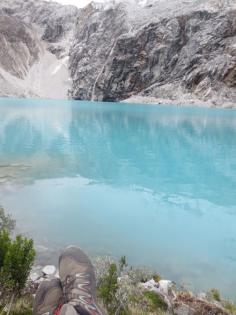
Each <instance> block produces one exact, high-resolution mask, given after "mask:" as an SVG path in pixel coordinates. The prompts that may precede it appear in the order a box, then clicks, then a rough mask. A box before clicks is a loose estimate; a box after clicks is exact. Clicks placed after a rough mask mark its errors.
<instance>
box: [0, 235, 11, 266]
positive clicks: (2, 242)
mask: <svg viewBox="0 0 236 315" xmlns="http://www.w3.org/2000/svg"><path fill="white" fill-rule="evenodd" d="M10 244H11V239H10V236H9V232H8V231H6V230H0V271H1V269H2V267H3V264H4V259H5V257H6V253H7V251H8V249H9V247H10Z"/></svg>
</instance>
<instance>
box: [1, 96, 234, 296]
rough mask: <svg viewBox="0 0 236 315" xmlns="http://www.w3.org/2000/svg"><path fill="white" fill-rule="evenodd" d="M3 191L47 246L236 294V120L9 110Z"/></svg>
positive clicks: (145, 109) (168, 113)
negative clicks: (124, 261) (113, 258)
mask: <svg viewBox="0 0 236 315" xmlns="http://www.w3.org/2000/svg"><path fill="white" fill-rule="evenodd" d="M0 191H1V193H0V194H1V200H2V203H3V204H4V205H5V206H6V208H9V209H11V211H12V212H13V213H14V215H15V216H16V218H17V219H18V222H19V223H20V224H21V228H22V229H24V230H25V231H28V233H29V234H32V235H33V236H34V237H35V238H36V240H37V241H38V242H41V243H44V244H47V243H48V244H50V245H53V244H68V243H80V244H81V245H82V246H84V247H85V248H86V249H87V250H88V251H89V252H90V253H91V254H107V253H111V254H112V255H117V256H120V255H127V257H128V260H130V261H131V262H132V263H136V264H147V265H150V266H153V267H155V268H157V269H158V271H159V272H161V273H163V274H164V275H165V276H167V277H173V278H174V279H176V280H177V281H180V282H181V283H192V284H193V285H194V287H195V288H202V289H205V288H208V287H219V283H220V284H221V286H222V290H223V292H224V293H225V294H226V295H230V294H231V295H232V292H233V291H235V290H234V289H235V288H236V229H235V224H236V196H235V191H236V111H233V110H207V109H186V108H185V109H180V108H174V107H157V106H147V105H146V106H145V105H144V106H143V105H128V104H101V103H86V102H69V101H67V102H61V101H59V102H58V101H32V100H28V101H26V100H0ZM35 222H37V225H35Z"/></svg>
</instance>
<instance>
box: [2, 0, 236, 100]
mask: <svg viewBox="0 0 236 315" xmlns="http://www.w3.org/2000/svg"><path fill="white" fill-rule="evenodd" d="M9 4H10V5H9ZM1 21H2V22H1ZM14 24H15V25H17V27H14ZM16 29H17V30H18V31H17V32H16ZM19 30H21V31H19ZM14 32H15V33H14ZM0 39H1V42H2V43H3V45H1V46H0V83H1V84H0V92H1V95H22V96H29V95H35V96H39V97H53V98H63V97H67V96H69V97H71V98H74V99H80V100H84V99H86V100H103V101H120V100H127V99H129V100H133V101H137V100H138V101H142V102H150V101H155V102H157V101H158V100H159V101H161V102H170V100H171V101H173V102H177V103H181V104H182V103H191V102H195V103H199V104H201V103H204V102H207V104H208V105H218V106H236V104H235V103H236V3H235V1H234V0H195V1H194V0H146V1H145V0H144V1H141V0H120V1H118V0H114V1H107V2H105V3H103V4H97V3H91V4H89V5H88V6H87V7H85V8H83V9H77V8H75V7H73V6H62V5H60V4H58V3H56V2H52V1H42V0H39V1H33V0H11V1H9V0H1V3H0ZM21 47H24V48H23V49H21ZM13 60H14V61H13ZM17 60H19V62H18V61H17Z"/></svg>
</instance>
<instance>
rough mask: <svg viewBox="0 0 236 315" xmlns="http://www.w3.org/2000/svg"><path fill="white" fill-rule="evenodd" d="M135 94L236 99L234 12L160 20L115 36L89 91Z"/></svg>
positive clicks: (108, 96) (106, 95) (114, 96)
mask: <svg viewBox="0 0 236 315" xmlns="http://www.w3.org/2000/svg"><path fill="white" fill-rule="evenodd" d="M137 93H141V95H144V96H152V97H153V96H154V97H157V98H170V99H176V98H178V96H179V95H182V96H186V97H189V96H190V97H192V98H193V97H195V98H198V99H200V100H206V101H207V100H213V101H215V102H219V103H220V102H227V101H228V100H235V101H236V10H232V11H228V12H224V13H218V12H216V13H210V12H208V11H197V12H193V13H190V14H188V15H181V16H177V17H174V18H171V19H162V20H161V21H160V22H157V23H152V24H149V25H147V26H145V27H144V28H142V29H141V30H140V31H138V32H137V33H136V34H135V35H132V36H123V37H120V38H119V40H118V41H117V43H116V45H115V47H114V49H113V52H112V54H111V55H110V56H109V61H108V62H107V64H106V66H105V68H104V70H103V73H102V75H101V76H100V78H99V80H98V82H97V84H96V93H95V94H96V97H97V99H99V100H109V101H113V100H120V99H126V98H128V97H130V96H132V95H134V94H137Z"/></svg>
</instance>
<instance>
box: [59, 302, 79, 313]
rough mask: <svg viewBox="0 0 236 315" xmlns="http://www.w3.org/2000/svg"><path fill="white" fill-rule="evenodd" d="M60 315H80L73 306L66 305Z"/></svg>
mask: <svg viewBox="0 0 236 315" xmlns="http://www.w3.org/2000/svg"><path fill="white" fill-rule="evenodd" d="M60 315H78V313H77V311H76V310H75V309H74V307H73V306H72V305H70V304H64V305H63V306H62V308H61V311H60ZM79 315H80V314H79Z"/></svg>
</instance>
